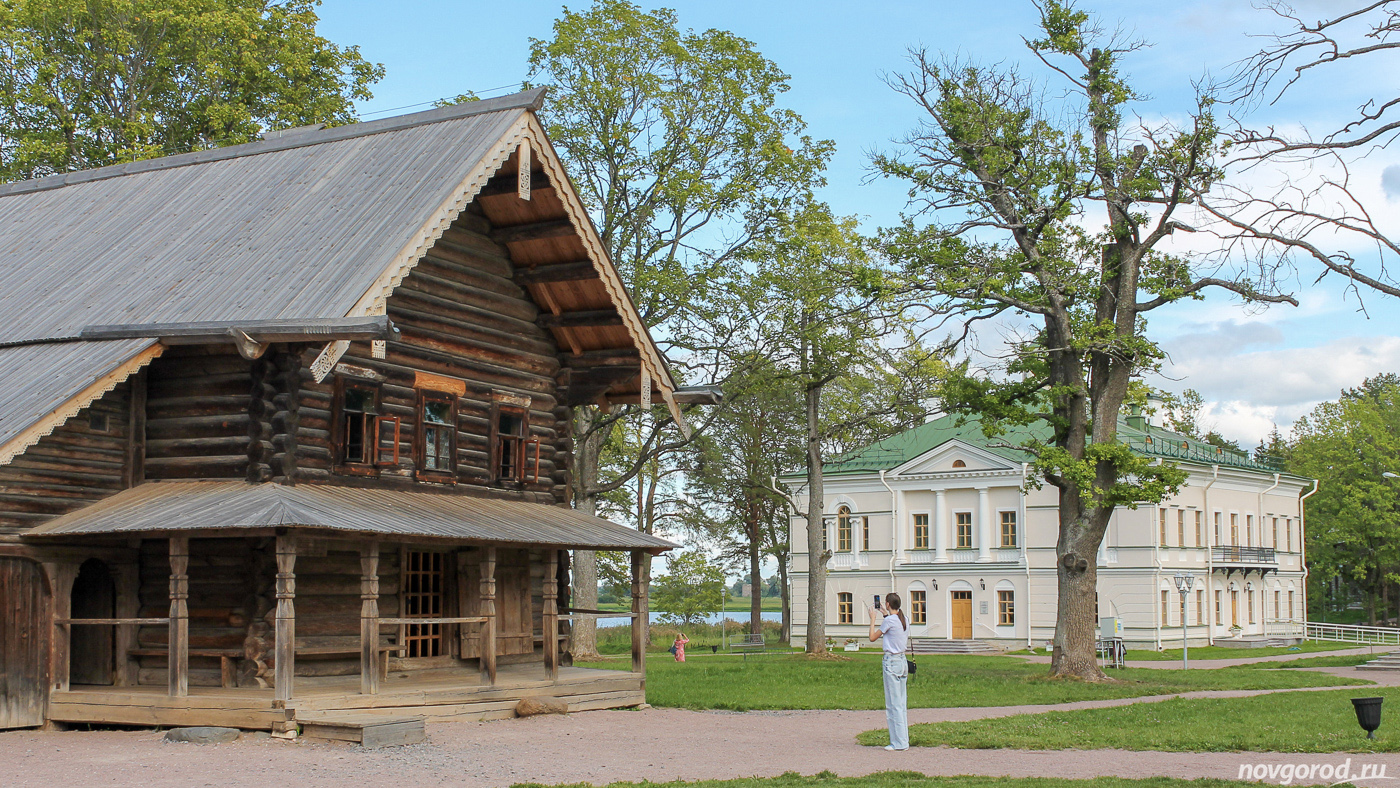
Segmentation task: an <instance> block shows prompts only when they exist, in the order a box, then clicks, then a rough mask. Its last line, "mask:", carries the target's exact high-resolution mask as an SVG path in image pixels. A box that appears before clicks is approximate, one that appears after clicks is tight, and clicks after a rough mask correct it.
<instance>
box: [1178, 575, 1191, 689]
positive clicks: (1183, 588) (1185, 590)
mask: <svg viewBox="0 0 1400 788" xmlns="http://www.w3.org/2000/svg"><path fill="white" fill-rule="evenodd" d="M1195 582H1196V576H1195V575H1193V574H1189V573H1188V574H1182V573H1181V572H1177V573H1176V590H1177V591H1179V592H1180V593H1181V669H1182V670H1187V669H1188V668H1190V667H1191V664H1190V662H1189V661H1188V659H1189V658H1188V657H1187V655H1186V621H1187V618H1188V616H1187V613H1189V612H1190V604H1191V597H1190V594H1191V586H1192V584H1194V583H1195Z"/></svg>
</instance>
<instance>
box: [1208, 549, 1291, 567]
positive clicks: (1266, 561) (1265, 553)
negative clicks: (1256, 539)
mask: <svg viewBox="0 0 1400 788" xmlns="http://www.w3.org/2000/svg"><path fill="white" fill-rule="evenodd" d="M1210 560H1211V563H1213V564H1216V565H1217V566H1220V565H1224V566H1249V567H1254V566H1269V567H1277V566H1278V556H1277V555H1276V554H1275V552H1274V548H1272V547H1244V546H1241V545H1229V544H1219V545H1215V546H1214V547H1212V548H1210Z"/></svg>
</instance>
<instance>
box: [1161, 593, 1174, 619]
mask: <svg viewBox="0 0 1400 788" xmlns="http://www.w3.org/2000/svg"><path fill="white" fill-rule="evenodd" d="M1171 594H1172V592H1170V591H1168V590H1166V589H1165V588H1164V589H1162V626H1164V627H1169V626H1171V625H1172V622H1171V611H1172V597H1171Z"/></svg>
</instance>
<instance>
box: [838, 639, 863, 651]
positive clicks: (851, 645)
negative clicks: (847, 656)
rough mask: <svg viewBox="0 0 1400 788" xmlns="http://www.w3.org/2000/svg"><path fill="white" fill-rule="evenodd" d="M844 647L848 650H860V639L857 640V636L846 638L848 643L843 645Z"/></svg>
mask: <svg viewBox="0 0 1400 788" xmlns="http://www.w3.org/2000/svg"><path fill="white" fill-rule="evenodd" d="M842 648H844V649H845V650H846V651H859V650H860V641H858V640H856V639H855V638H846V643H845V645H844V646H842Z"/></svg>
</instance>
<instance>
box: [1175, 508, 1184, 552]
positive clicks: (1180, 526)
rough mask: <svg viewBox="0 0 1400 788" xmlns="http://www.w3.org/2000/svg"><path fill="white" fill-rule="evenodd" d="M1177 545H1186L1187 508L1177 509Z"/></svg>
mask: <svg viewBox="0 0 1400 788" xmlns="http://www.w3.org/2000/svg"><path fill="white" fill-rule="evenodd" d="M1176 546H1177V547H1185V546H1186V510H1185V509H1177V510H1176Z"/></svg>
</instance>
